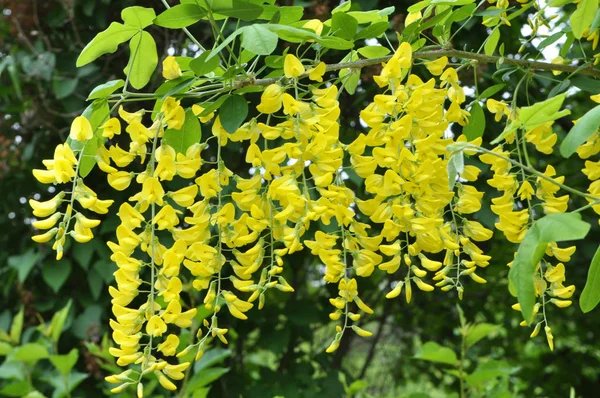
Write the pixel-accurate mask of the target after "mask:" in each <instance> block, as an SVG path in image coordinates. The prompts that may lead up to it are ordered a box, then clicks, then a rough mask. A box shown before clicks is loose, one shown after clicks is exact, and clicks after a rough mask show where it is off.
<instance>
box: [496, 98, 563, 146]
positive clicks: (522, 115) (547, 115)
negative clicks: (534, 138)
mask: <svg viewBox="0 0 600 398" xmlns="http://www.w3.org/2000/svg"><path fill="white" fill-rule="evenodd" d="M564 100H565V94H561V95H557V96H556V97H552V98H549V99H547V100H545V101H542V102H538V103H536V104H533V105H532V106H525V107H522V108H521V109H520V112H519V117H518V119H517V120H515V121H513V122H512V123H511V124H510V125H508V126H507V127H506V128H505V129H504V131H503V132H502V134H500V135H499V136H498V137H497V138H496V139H494V140H493V141H492V142H491V144H492V145H495V144H497V143H499V142H500V141H501V140H502V139H504V137H506V136H507V135H508V134H510V133H512V132H513V131H515V130H517V129H518V128H523V129H525V130H526V131H529V130H531V129H533V128H535V127H537V126H539V125H541V124H544V123H547V122H550V121H554V120H556V119H559V118H561V117H563V116H566V115H569V114H571V111H569V110H568V109H563V110H562V111H560V108H561V106H562V104H563V102H564Z"/></svg>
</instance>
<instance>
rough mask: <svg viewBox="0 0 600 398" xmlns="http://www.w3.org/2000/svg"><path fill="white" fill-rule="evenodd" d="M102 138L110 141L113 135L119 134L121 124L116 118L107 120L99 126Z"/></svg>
mask: <svg viewBox="0 0 600 398" xmlns="http://www.w3.org/2000/svg"><path fill="white" fill-rule="evenodd" d="M100 128H101V129H102V137H105V138H108V139H112V138H113V137H114V136H115V135H119V134H121V122H120V121H119V119H117V118H116V117H113V118H110V119H108V121H107V122H106V123H104V124H103V125H102V126H100Z"/></svg>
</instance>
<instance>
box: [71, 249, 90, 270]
mask: <svg viewBox="0 0 600 398" xmlns="http://www.w3.org/2000/svg"><path fill="white" fill-rule="evenodd" d="M71 250H72V252H73V257H74V258H75V261H76V262H77V263H78V264H79V265H80V266H81V268H83V269H84V270H87V269H88V268H89V267H90V261H91V260H92V256H93V255H94V251H93V250H92V248H90V247H89V246H88V245H75V246H74V247H73V249H71Z"/></svg>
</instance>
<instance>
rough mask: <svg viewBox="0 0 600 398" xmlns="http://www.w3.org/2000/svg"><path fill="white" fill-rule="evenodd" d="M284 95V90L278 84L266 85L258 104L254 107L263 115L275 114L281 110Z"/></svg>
mask: <svg viewBox="0 0 600 398" xmlns="http://www.w3.org/2000/svg"><path fill="white" fill-rule="evenodd" d="M284 93H285V90H284V89H283V87H281V86H280V85H279V84H276V83H274V84H270V85H268V86H267V88H266V89H265V91H263V93H262V95H261V96H260V104H258V105H257V106H256V109H257V110H258V111H259V112H261V113H265V114H271V113H275V112H277V111H278V110H280V109H281V106H282V97H283V94H284Z"/></svg>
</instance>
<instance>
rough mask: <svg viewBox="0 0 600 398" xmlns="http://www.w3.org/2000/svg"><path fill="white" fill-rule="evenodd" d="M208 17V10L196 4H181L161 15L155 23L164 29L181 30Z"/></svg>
mask: <svg viewBox="0 0 600 398" xmlns="http://www.w3.org/2000/svg"><path fill="white" fill-rule="evenodd" d="M205 16H206V10H204V9H203V8H201V7H198V6H197V5H195V4H179V5H176V6H175V7H171V8H169V9H168V10H166V11H163V12H162V13H160V14H159V15H158V16H157V17H156V18H155V19H154V23H155V24H156V25H158V26H162V27H163V28H169V29H181V28H185V27H188V26H190V25H193V24H195V23H196V22H198V21H200V20H201V19H202V18H204V17H205Z"/></svg>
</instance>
